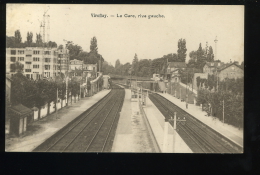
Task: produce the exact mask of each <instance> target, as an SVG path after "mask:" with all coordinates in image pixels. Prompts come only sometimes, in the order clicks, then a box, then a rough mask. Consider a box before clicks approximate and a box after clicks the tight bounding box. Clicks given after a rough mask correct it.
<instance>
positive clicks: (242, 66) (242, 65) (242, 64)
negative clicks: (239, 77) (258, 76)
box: [240, 61, 244, 70]
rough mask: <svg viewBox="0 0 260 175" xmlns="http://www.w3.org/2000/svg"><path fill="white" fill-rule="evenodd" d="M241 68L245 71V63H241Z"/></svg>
mask: <svg viewBox="0 0 260 175" xmlns="http://www.w3.org/2000/svg"><path fill="white" fill-rule="evenodd" d="M240 67H241V68H242V69H243V70H244V61H243V62H242V63H241V65H240Z"/></svg>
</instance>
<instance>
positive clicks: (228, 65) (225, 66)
mask: <svg viewBox="0 0 260 175" xmlns="http://www.w3.org/2000/svg"><path fill="white" fill-rule="evenodd" d="M232 65H235V66H237V67H238V68H240V69H242V67H241V66H239V65H237V63H236V62H233V63H231V64H226V65H224V66H222V67H221V68H219V69H218V71H222V70H224V69H226V68H228V67H230V66H232ZM242 70H243V69H242Z"/></svg>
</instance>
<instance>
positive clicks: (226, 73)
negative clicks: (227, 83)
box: [218, 62, 244, 81]
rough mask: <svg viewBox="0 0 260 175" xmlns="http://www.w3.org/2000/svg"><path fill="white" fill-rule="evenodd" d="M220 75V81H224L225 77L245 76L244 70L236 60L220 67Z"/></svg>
mask: <svg viewBox="0 0 260 175" xmlns="http://www.w3.org/2000/svg"><path fill="white" fill-rule="evenodd" d="M218 77H219V80H220V81H223V80H224V79H225V78H229V79H232V78H234V79H237V78H242V77H244V70H243V69H242V68H241V66H239V65H238V64H237V62H234V63H231V64H228V65H226V66H224V67H222V68H220V69H218Z"/></svg>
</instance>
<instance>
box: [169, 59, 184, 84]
mask: <svg viewBox="0 0 260 175" xmlns="http://www.w3.org/2000/svg"><path fill="white" fill-rule="evenodd" d="M186 67H187V66H186V63H185V62H168V63H167V65H166V73H165V78H167V79H168V80H171V79H172V75H175V76H176V77H178V81H179V71H177V70H185V69H186ZM176 71H177V72H176ZM177 74H178V76H177ZM174 81H175V80H174Z"/></svg>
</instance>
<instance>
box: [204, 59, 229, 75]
mask: <svg viewBox="0 0 260 175" xmlns="http://www.w3.org/2000/svg"><path fill="white" fill-rule="evenodd" d="M224 65H225V64H224V63H223V62H218V61H213V62H206V63H205V65H204V67H203V73H206V74H209V75H212V74H215V73H216V71H217V70H218V69H220V68H222V67H223V66H224Z"/></svg>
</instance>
